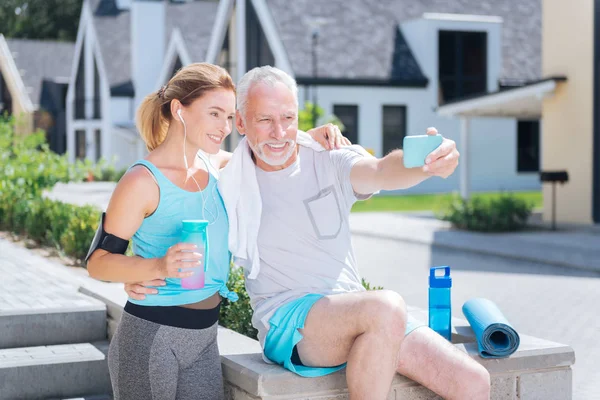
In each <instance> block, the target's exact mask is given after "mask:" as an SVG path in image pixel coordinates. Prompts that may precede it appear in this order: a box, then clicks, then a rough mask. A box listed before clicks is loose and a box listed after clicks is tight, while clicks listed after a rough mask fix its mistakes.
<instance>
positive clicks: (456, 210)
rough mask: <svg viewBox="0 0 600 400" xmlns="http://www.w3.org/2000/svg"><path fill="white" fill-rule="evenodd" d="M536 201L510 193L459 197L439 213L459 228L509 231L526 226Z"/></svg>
mask: <svg viewBox="0 0 600 400" xmlns="http://www.w3.org/2000/svg"><path fill="white" fill-rule="evenodd" d="M533 207H534V206H533V204H530V203H528V202H527V201H525V200H523V199H520V198H517V197H515V196H513V195H510V194H504V195H502V196H500V197H497V198H491V199H482V198H480V197H473V198H472V199H469V200H466V201H465V200H463V199H462V198H455V199H454V200H453V201H452V202H451V203H450V205H449V206H448V208H447V209H446V210H445V211H443V212H442V213H441V215H440V216H439V217H440V218H441V219H443V220H446V221H449V222H451V223H452V225H453V226H454V227H456V228H459V229H467V230H472V231H480V232H508V231H516V230H520V229H523V228H524V227H525V225H526V224H527V220H528V218H529V216H530V215H531V212H532V211H533Z"/></svg>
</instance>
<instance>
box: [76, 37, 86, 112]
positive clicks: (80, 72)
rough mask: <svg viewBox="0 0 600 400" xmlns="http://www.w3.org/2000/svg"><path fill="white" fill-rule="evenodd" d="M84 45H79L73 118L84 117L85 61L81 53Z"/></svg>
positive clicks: (83, 50) (83, 51) (83, 52)
mask: <svg viewBox="0 0 600 400" xmlns="http://www.w3.org/2000/svg"><path fill="white" fill-rule="evenodd" d="M84 54H85V46H82V47H81V54H80V55H79V65H78V66H77V77H76V78H75V119H85V63H84V62H83V58H84V57H83V55H84Z"/></svg>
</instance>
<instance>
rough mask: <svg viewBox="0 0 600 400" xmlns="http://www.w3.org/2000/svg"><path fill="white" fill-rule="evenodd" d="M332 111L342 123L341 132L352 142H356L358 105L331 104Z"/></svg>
mask: <svg viewBox="0 0 600 400" xmlns="http://www.w3.org/2000/svg"><path fill="white" fill-rule="evenodd" d="M333 113H334V114H335V116H336V117H338V118H339V119H340V121H342V124H344V130H343V131H342V133H343V134H344V136H346V137H347V138H348V140H350V141H351V142H352V144H358V106H336V105H334V106H333Z"/></svg>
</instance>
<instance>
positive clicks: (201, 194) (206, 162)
mask: <svg viewBox="0 0 600 400" xmlns="http://www.w3.org/2000/svg"><path fill="white" fill-rule="evenodd" d="M177 115H178V116H179V120H180V121H181V123H182V124H183V162H184V163H185V169H186V170H189V166H188V160H187V155H186V152H185V144H186V142H187V126H186V125H185V121H184V120H183V117H182V116H181V108H180V109H178V110H177ZM197 157H199V158H200V159H201V160H202V161H204V164H205V165H206V168H207V172H208V174H209V176H210V174H211V173H210V166H211V165H212V164H211V163H210V157H209V158H208V160H206V159H205V158H204V157H202V156H199V155H197ZM189 177H190V178H192V180H193V181H194V183H195V184H196V186H198V190H199V191H200V196H201V197H202V203H203V204H202V219H205V216H204V212H205V211H206V212H208V213H209V214H211V216H214V217H215V218H214V219H213V220H212V221H209V223H208V224H209V225H212V224H214V223H215V222H217V219H219V208H218V206H217V214H216V216H215V215H214V214H213V213H212V212H211V211H210V210H209V209H208V208H207V204H206V200H205V199H204V190H202V189H201V188H200V185H199V184H198V182H197V181H196V178H194V176H193V175H189ZM209 179H210V178H209ZM215 192H216V185H215V187H214V188H213V191H212V199H213V202H214V203H215V204H218V201H217V199H216V198H215Z"/></svg>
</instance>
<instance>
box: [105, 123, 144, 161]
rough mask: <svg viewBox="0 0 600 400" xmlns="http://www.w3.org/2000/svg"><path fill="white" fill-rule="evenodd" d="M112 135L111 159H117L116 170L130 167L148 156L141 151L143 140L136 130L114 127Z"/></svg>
mask: <svg viewBox="0 0 600 400" xmlns="http://www.w3.org/2000/svg"><path fill="white" fill-rule="evenodd" d="M110 134H111V135H112V141H111V143H112V149H111V157H114V158H115V167H116V168H126V167H129V166H130V165H131V164H133V163H134V162H135V161H137V160H139V159H140V158H143V157H144V156H145V155H146V152H145V151H141V149H142V146H140V144H141V143H142V139H141V138H140V136H139V135H138V134H137V133H136V132H135V128H129V129H128V128H117V127H113V128H112V130H111V132H110Z"/></svg>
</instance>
